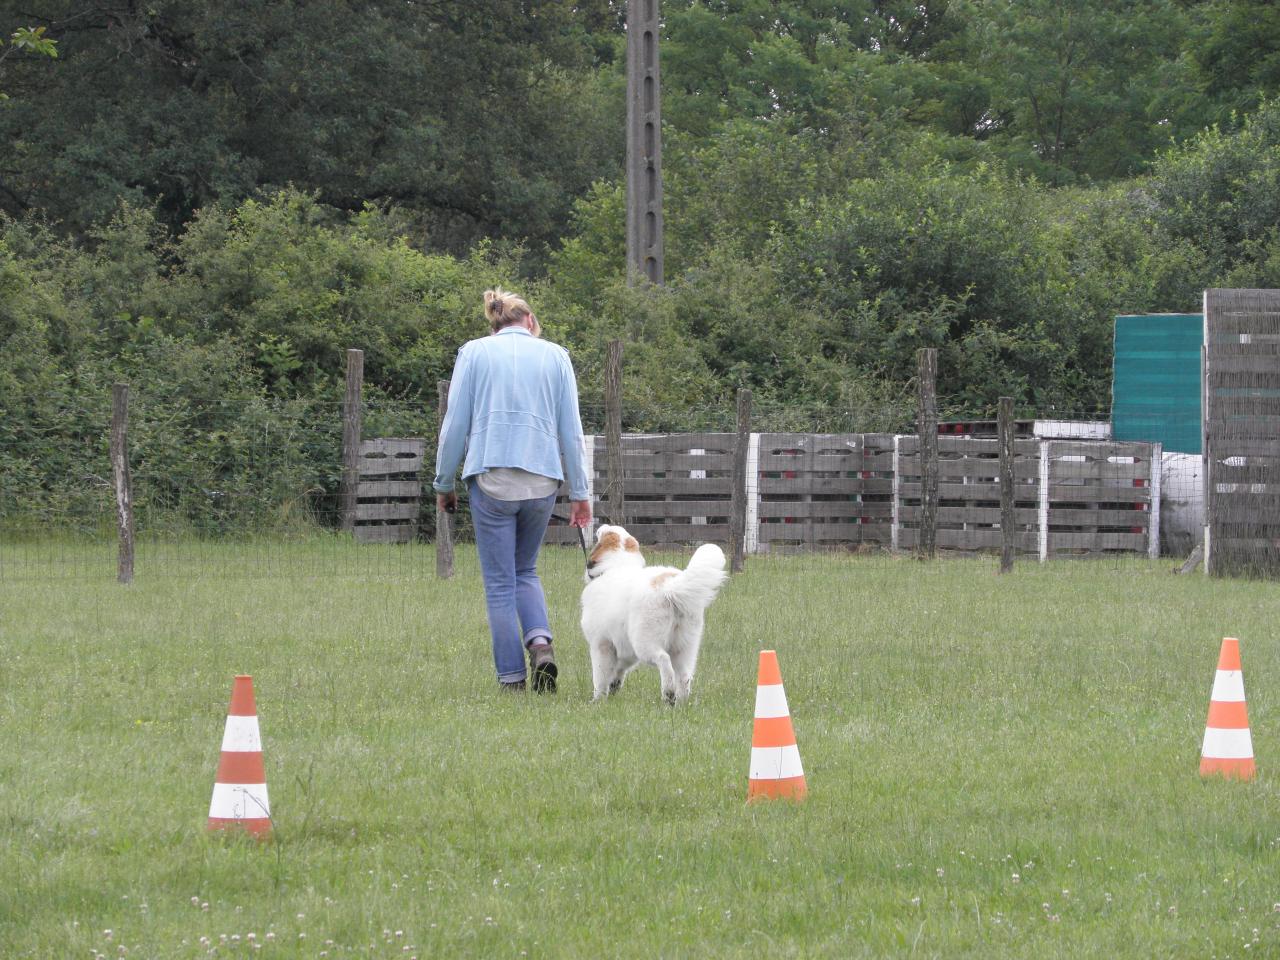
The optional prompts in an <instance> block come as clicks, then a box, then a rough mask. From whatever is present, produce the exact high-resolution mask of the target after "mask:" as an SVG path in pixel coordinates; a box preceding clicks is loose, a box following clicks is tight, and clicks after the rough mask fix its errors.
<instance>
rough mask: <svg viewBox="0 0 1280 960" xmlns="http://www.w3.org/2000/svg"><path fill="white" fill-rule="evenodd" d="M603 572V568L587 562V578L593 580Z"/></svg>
mask: <svg viewBox="0 0 1280 960" xmlns="http://www.w3.org/2000/svg"><path fill="white" fill-rule="evenodd" d="M603 574H604V571H603V570H601V569H600V568H599V567H598V566H596V565H594V564H591V563H588V564H587V579H588V580H594V579H595V578H596V577H599V576H602V575H603Z"/></svg>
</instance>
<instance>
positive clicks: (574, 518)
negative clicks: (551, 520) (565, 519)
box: [569, 500, 591, 527]
mask: <svg viewBox="0 0 1280 960" xmlns="http://www.w3.org/2000/svg"><path fill="white" fill-rule="evenodd" d="M590 525H591V501H590V500H570V501H569V526H571V527H588V526H590Z"/></svg>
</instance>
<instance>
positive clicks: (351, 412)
mask: <svg viewBox="0 0 1280 960" xmlns="http://www.w3.org/2000/svg"><path fill="white" fill-rule="evenodd" d="M363 389H364V351H363V350H348V351H347V394H346V396H345V397H344V398H343V401H342V530H343V532H344V533H351V532H352V531H353V530H354V529H355V526H356V503H357V493H358V487H359V485H360V434H361V426H362V424H361V412H362V411H361V407H362V404H361V393H362V392H363Z"/></svg>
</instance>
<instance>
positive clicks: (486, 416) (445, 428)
mask: <svg viewBox="0 0 1280 960" xmlns="http://www.w3.org/2000/svg"><path fill="white" fill-rule="evenodd" d="M464 453H465V454H466V461H465V462H462V460H463V454H464ZM562 461H563V466H562V465H561V464H562ZM459 462H462V476H463V479H466V478H468V477H474V476H475V475H476V474H478V473H484V472H485V471H486V470H490V469H492V468H493V467H519V468H521V469H522V470H528V471H529V472H530V473H537V474H541V475H542V476H544V477H554V478H555V479H557V480H565V479H566V476H567V481H568V485H569V498H570V499H571V500H586V499H587V458H586V445H585V443H584V441H583V437H582V420H581V418H580V417H579V416H578V381H577V379H576V378H575V377H574V375H573V364H572V363H570V361H569V354H568V353H567V352H566V351H565V349H564V348H563V347H559V346H556V345H555V344H554V343H548V342H547V341H546V340H540V339H538V338H537V337H535V336H533V334H531V333H530V332H529V331H528V330H526V329H524V328H523V327H504V328H503V329H501V330H499V331H498V333H497V334H495V335H494V336H489V337H481V338H480V339H479V340H472V341H470V342H469V343H465V344H463V345H462V349H461V350H459V351H458V362H457V363H456V364H455V365H454V368H453V379H452V380H451V381H450V383H449V407H448V410H447V411H446V412H445V417H444V423H442V424H441V425H440V445H439V446H438V447H437V448H436V476H435V482H434V483H433V484H432V485H433V486H434V487H435V490H436V492H437V493H449V492H450V491H451V490H453V480H454V477H455V476H456V475H457V472H458V464H459Z"/></svg>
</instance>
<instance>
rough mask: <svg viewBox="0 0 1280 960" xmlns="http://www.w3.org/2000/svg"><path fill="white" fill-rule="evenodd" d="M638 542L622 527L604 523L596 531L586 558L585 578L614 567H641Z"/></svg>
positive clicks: (593, 577)
mask: <svg viewBox="0 0 1280 960" xmlns="http://www.w3.org/2000/svg"><path fill="white" fill-rule="evenodd" d="M643 566H644V557H643V556H642V555H641V554H640V543H639V541H638V540H636V538H635V537H633V536H632V535H631V534H629V533H627V531H626V530H624V529H623V528H622V527H615V526H611V525H609V524H607V523H606V524H604V525H603V526H601V527H600V529H598V530H597V531H596V545H595V549H594V550H592V551H591V555H590V556H589V557H588V558H587V579H588V580H594V579H595V578H596V577H598V576H600V575H602V574H604V573H607V572H608V571H609V570H610V569H612V568H615V567H643Z"/></svg>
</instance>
